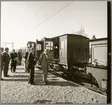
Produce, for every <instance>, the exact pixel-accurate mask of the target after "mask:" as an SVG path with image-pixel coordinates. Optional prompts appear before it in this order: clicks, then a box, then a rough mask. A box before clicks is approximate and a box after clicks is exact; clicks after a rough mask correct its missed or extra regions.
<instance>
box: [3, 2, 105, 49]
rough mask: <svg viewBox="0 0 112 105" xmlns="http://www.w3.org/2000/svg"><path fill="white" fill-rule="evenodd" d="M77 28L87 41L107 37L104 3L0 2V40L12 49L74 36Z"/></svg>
mask: <svg viewBox="0 0 112 105" xmlns="http://www.w3.org/2000/svg"><path fill="white" fill-rule="evenodd" d="M81 27H83V28H84V29H85V32H86V33H87V34H88V37H89V38H92V36H93V35H96V38H103V37H107V2H106V1H2V2H1V41H2V42H9V43H12V42H13V43H14V48H16V49H18V48H21V47H26V43H27V42H28V41H36V39H38V40H41V39H42V38H43V37H54V36H58V35H62V34H66V33H76V32H77V31H79V30H80V28H81ZM11 46H12V45H11V44H10V47H11Z"/></svg>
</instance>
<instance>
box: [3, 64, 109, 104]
mask: <svg viewBox="0 0 112 105" xmlns="http://www.w3.org/2000/svg"><path fill="white" fill-rule="evenodd" d="M9 75H10V77H7V78H4V80H3V81H1V103H59V104H60V103H64V104H66V103H69V104H75V103H106V100H107V97H106V96H105V95H101V94H99V93H96V92H94V91H91V90H89V89H87V88H85V87H83V86H80V85H77V84H74V83H71V82H69V81H66V80H64V79H62V78H59V77H56V76H54V75H51V74H49V76H48V84H47V85H44V84H43V83H42V71H41V70H36V75H35V83H36V85H30V84H28V77H29V74H28V73H25V72H24V67H23V66H18V67H17V72H16V73H11V72H10V70H9Z"/></svg>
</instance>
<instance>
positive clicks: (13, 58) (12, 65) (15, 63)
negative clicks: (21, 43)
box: [10, 49, 17, 72]
mask: <svg viewBox="0 0 112 105" xmlns="http://www.w3.org/2000/svg"><path fill="white" fill-rule="evenodd" d="M10 57H11V71H12V72H16V66H17V62H16V60H15V58H16V57H17V53H16V52H15V49H13V51H12V53H11V54H10Z"/></svg>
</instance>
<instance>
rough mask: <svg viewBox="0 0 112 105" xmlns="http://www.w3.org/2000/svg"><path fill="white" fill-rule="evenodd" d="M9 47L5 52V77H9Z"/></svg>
mask: <svg viewBox="0 0 112 105" xmlns="http://www.w3.org/2000/svg"><path fill="white" fill-rule="evenodd" d="M9 62H10V56H9V48H5V52H4V53H3V66H4V77H8V76H9V75H8V69H9Z"/></svg>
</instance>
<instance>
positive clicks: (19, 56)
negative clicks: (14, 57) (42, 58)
mask: <svg viewBox="0 0 112 105" xmlns="http://www.w3.org/2000/svg"><path fill="white" fill-rule="evenodd" d="M18 58H19V61H20V65H21V60H22V50H21V49H19V51H18Z"/></svg>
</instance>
